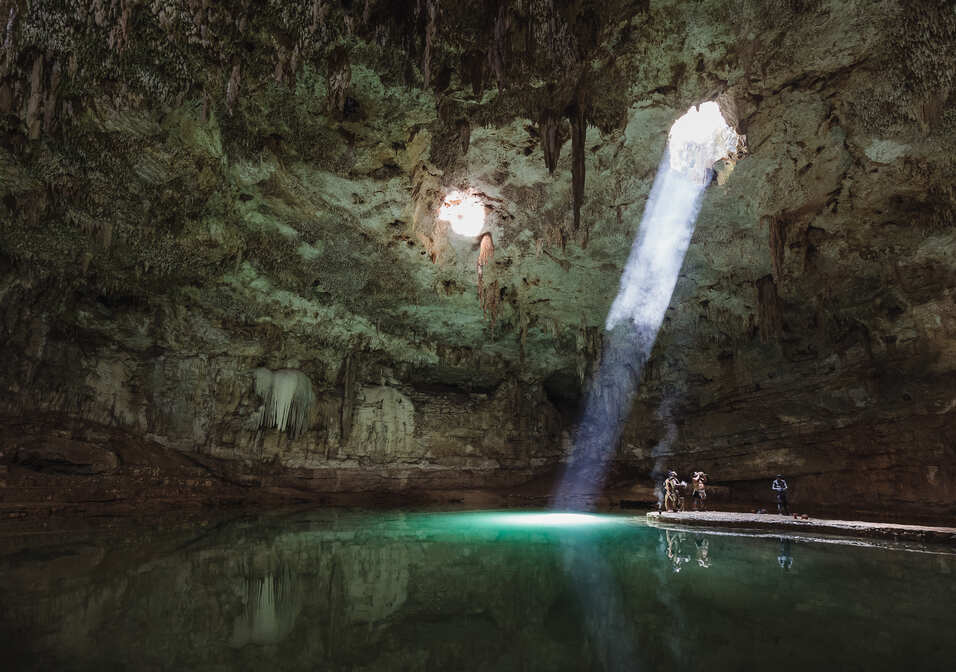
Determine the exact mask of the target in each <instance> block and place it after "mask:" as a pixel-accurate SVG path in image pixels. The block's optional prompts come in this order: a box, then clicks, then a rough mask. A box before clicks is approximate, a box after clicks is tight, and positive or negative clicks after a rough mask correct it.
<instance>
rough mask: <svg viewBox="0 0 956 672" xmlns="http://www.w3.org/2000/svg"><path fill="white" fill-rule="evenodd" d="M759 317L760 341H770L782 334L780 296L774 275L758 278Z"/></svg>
mask: <svg viewBox="0 0 956 672" xmlns="http://www.w3.org/2000/svg"><path fill="white" fill-rule="evenodd" d="M756 284H757V317H758V319H759V321H760V341H761V342H762V343H769V342H770V341H771V340H772V339H775V338H777V337H778V336H779V335H780V331H781V329H782V326H783V317H782V311H781V308H780V297H779V295H778V294H777V285H776V283H775V282H774V281H773V276H771V275H765V276H763V277H762V278H760V279H759V280H757V283H756Z"/></svg>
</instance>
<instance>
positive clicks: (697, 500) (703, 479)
mask: <svg viewBox="0 0 956 672" xmlns="http://www.w3.org/2000/svg"><path fill="white" fill-rule="evenodd" d="M691 482H692V483H693V490H694V493H693V495H691V497H692V498H693V500H694V510H695V511H697V510H698V509H700V510H701V511H703V510H704V502H705V501H706V500H707V490H706V489H705V487H704V486H705V484H706V483H707V474H705V473H704V472H702V471H695V472H694V476H693V478H691Z"/></svg>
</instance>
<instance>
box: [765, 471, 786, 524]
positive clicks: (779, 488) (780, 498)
mask: <svg viewBox="0 0 956 672" xmlns="http://www.w3.org/2000/svg"><path fill="white" fill-rule="evenodd" d="M770 489H771V490H773V491H774V492H775V493H777V513H779V514H780V515H784V516H789V515H790V505H789V504H788V503H787V482H786V481H785V480H783V476H781V475H780V474H777V477H776V478H775V479H773V483H771V484H770Z"/></svg>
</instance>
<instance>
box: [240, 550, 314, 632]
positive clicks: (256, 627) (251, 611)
mask: <svg viewBox="0 0 956 672" xmlns="http://www.w3.org/2000/svg"><path fill="white" fill-rule="evenodd" d="M296 579H297V576H296V574H295V573H294V572H293V571H292V570H291V569H289V568H288V567H284V568H282V569H280V570H279V571H278V572H276V573H274V574H266V575H265V576H261V577H250V578H248V579H246V580H245V582H244V584H245V585H244V587H243V590H242V592H243V598H242V614H241V615H239V616H237V617H236V620H235V622H234V624H233V626H232V638H231V639H230V641H229V645H230V646H233V647H242V646H245V645H246V644H277V643H278V642H280V641H282V640H283V639H285V637H286V636H287V635H288V634H289V633H290V632H292V629H293V628H294V627H295V619H296V617H297V616H298V615H299V610H300V609H301V607H302V604H301V602H300V600H299V595H300V594H299V592H298V591H297V590H296V585H295V584H296Z"/></svg>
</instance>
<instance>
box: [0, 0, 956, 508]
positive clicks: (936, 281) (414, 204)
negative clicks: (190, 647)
mask: <svg viewBox="0 0 956 672" xmlns="http://www.w3.org/2000/svg"><path fill="white" fill-rule="evenodd" d="M22 4H23V3H16V2H14V3H11V2H5V3H0V9H2V10H3V12H4V15H5V16H7V18H8V19H9V21H8V24H9V27H8V28H7V29H6V30H7V33H8V35H6V38H8V39H6V38H5V40H4V42H3V57H2V58H3V67H2V69H0V111H2V113H3V115H4V116H3V118H2V133H3V136H2V141H0V221H2V226H0V317H2V320H0V342H2V355H3V364H4V366H3V367H2V368H0V411H2V413H3V415H4V418H5V419H4V422H3V425H2V429H0V432H2V433H0V437H2V438H0V442H2V443H0V448H2V450H3V458H2V461H3V466H5V467H8V473H7V476H6V477H5V480H7V481H9V482H10V483H19V484H22V483H23V479H32V478H35V477H36V476H35V474H36V473H37V469H38V468H40V467H43V464H44V459H41V458H39V457H38V454H40V453H43V450H42V449H38V448H35V447H31V446H28V445H25V443H24V441H25V440H26V439H25V438H24V437H25V436H28V437H34V438H35V440H36V442H37V443H36V445H40V446H42V445H48V443H49V441H50V440H52V438H51V437H53V438H56V441H58V442H60V444H58V445H61V447H60V448H58V449H57V450H58V451H59V453H57V455H56V456H52V457H50V458H49V459H47V460H46V462H50V463H62V464H61V467H62V465H63V464H67V463H69V464H77V465H86V466H81V467H77V468H75V469H74V468H72V467H69V468H67V470H69V469H73V470H74V471H77V470H79V471H82V470H83V469H93V470H101V469H102V468H103V465H109V464H110V463H111V460H112V459H114V458H110V457H109V456H108V455H106V456H104V455H102V454H99V453H97V451H98V450H100V449H103V448H104V446H95V445H94V444H92V443H91V442H90V440H89V438H88V437H89V436H104V437H113V439H110V440H112V441H115V442H116V444H117V446H119V447H117V448H116V450H113V449H111V448H109V446H106V447H105V449H106V450H107V451H110V452H112V453H114V454H115V455H116V457H115V459H116V460H118V462H119V464H118V466H117V467H116V470H117V473H119V472H122V470H123V469H124V465H126V464H128V463H130V462H124V459H123V454H125V453H129V452H130V451H132V450H133V443H134V442H135V441H136V440H139V441H140V442H141V443H142V445H141V447H140V449H138V450H140V452H138V453H136V454H137V457H136V458H135V459H133V458H130V459H132V462H131V463H135V464H138V465H141V466H143V468H146V467H147V466H148V464H149V462H150V460H156V461H161V462H162V463H163V464H175V465H177V466H175V468H174V472H175V478H177V479H183V480H182V482H183V483H185V481H188V480H196V479H197V478H199V480H200V482H204V480H205V479H206V478H207V477H215V478H216V479H220V478H223V479H229V480H227V481H226V482H227V483H231V484H232V485H233V486H236V487H244V488H245V492H246V493H247V494H251V492H252V490H254V488H251V487H249V486H252V485H258V487H259V488H265V487H267V486H268V487H274V488H278V489H282V488H287V489H290V490H294V491H297V492H300V493H301V492H311V493H326V492H341V491H351V492H365V493H373V492H425V491H448V490H458V489H462V488H484V489H492V488H506V489H511V488H515V487H516V486H518V485H520V484H523V483H529V482H537V483H539V484H540V483H543V482H544V480H547V479H548V478H550V477H551V476H553V475H554V474H556V473H557V472H559V471H560V469H561V462H562V460H563V459H564V456H566V455H567V454H568V450H569V441H570V437H571V436H573V435H574V432H575V429H576V428H575V423H576V422H577V421H578V418H579V417H580V411H581V409H580V408H579V405H580V402H581V399H582V398H583V397H584V390H585V389H586V386H587V381H588V379H589V376H590V374H591V372H592V371H593V370H594V368H595V366H596V364H597V363H598V362H599V359H600V356H601V352H602V338H603V336H602V332H603V325H604V318H605V316H606V314H607V310H608V307H609V306H610V303H611V301H612V300H613V297H614V295H615V293H616V291H617V289H618V282H619V278H620V276H621V271H622V269H623V266H624V264H625V262H626V259H627V255H628V251H629V249H630V246H631V243H632V241H633V240H634V237H635V235H636V234H637V232H638V229H639V225H640V218H641V213H642V211H643V207H644V203H645V201H646V197H647V194H648V193H649V190H650V187H651V185H652V183H653V179H654V175H655V171H656V169H657V167H658V164H659V161H660V157H661V156H662V155H663V151H664V147H665V143H666V138H667V132H668V129H669V127H670V125H671V124H672V123H673V122H674V120H675V119H676V118H677V117H678V116H680V115H681V114H682V113H683V112H684V111H686V110H687V108H688V107H689V106H690V105H692V104H696V103H699V102H703V101H705V100H709V99H716V100H717V101H718V102H719V104H720V105H721V109H722V110H723V113H724V115H725V117H726V118H727V119H728V121H729V122H731V123H732V124H733V125H734V127H735V129H736V130H737V131H738V132H740V133H742V134H745V135H746V137H747V148H748V154H747V155H746V156H745V157H743V158H742V159H741V160H739V161H736V162H729V163H725V164H723V165H721V166H720V170H719V171H718V172H719V175H718V178H717V180H716V181H715V182H714V183H713V184H711V185H710V187H709V188H708V190H707V192H706V196H705V198H704V203H703V207H702V210H701V213H700V216H699V218H698V222H697V230H696V233H695V235H694V239H693V241H692V243H691V246H690V251H689V252H688V255H687V258H686V259H685V262H684V267H683V270H682V274H681V277H680V280H679V281H678V285H677V289H676V291H675V294H674V297H673V299H672V301H671V305H670V308H669V309H668V312H667V315H666V317H665V320H664V325H663V327H662V330H661V332H660V334H659V336H658V340H657V345H656V347H655V350H654V352H653V354H652V357H651V358H650V360H649V362H648V363H647V365H646V367H645V369H644V371H643V372H642V380H643V384H642V387H641V389H640V391H639V393H638V398H637V400H636V401H635V405H634V410H633V413H632V417H631V419H630V422H629V423H628V426H627V427H626V429H625V431H624V434H623V437H622V442H621V445H620V446H619V447H618V450H617V453H616V455H615V460H614V466H613V470H612V474H611V480H610V481H609V484H608V486H609V488H611V490H610V492H615V491H622V492H625V494H624V495H622V497H623V496H627V493H626V491H627V490H628V489H629V488H631V487H632V486H634V485H635V484H643V485H642V486H641V487H642V488H644V490H642V492H644V493H645V494H644V495H642V497H643V498H644V499H647V497H648V495H647V493H648V492H650V488H649V487H648V485H649V483H650V482H649V480H648V478H649V475H650V474H651V473H653V472H655V471H656V470H659V469H662V468H665V467H675V468H679V469H680V470H682V471H687V470H690V469H693V468H704V469H705V470H707V471H708V472H710V474H711V477H712V481H713V482H714V483H716V484H719V485H721V486H723V487H726V488H728V492H729V493H730V497H731V501H732V502H734V503H736V504H738V505H740V506H751V505H753V504H754V503H755V502H757V501H763V499H764V497H765V494H766V493H765V492H764V491H765V489H766V488H765V487H764V484H765V483H766V482H767V481H768V479H769V478H770V477H772V476H773V474H774V473H776V472H777V471H783V472H784V473H785V474H786V475H787V476H788V478H789V479H790V482H791V485H792V487H793V497H794V501H795V503H799V505H800V506H801V507H805V508H809V509H811V510H812V509H815V508H824V507H828V506H839V507H852V508H853V509H855V510H857V511H860V512H871V513H874V512H875V513H879V514H881V515H887V514H890V513H893V512H896V513H899V514H900V515H936V516H952V515H954V514H956V509H954V506H956V497H954V492H953V489H952V488H953V486H952V485H951V484H952V483H953V481H954V478H956V455H954V445H956V440H954V439H956V406H954V401H956V399H954V396H953V392H952V391H953V389H956V385H954V383H956V358H954V356H956V349H954V347H953V345H952V344H953V343H954V342H956V341H954V335H956V295H954V289H953V288H954V287H956V281H954V280H956V267H954V260H953V255H952V250H953V249H954V248H956V240H954V235H956V234H954V229H953V223H954V212H956V196H954V193H953V188H952V185H953V184H954V180H953V177H954V175H956V171H954V161H953V156H954V155H956V117H954V115H953V112H952V110H953V109H954V108H953V106H952V105H951V104H950V102H951V100H952V95H953V91H954V87H953V81H952V73H953V72H954V71H956V67H954V66H956V64H954V62H953V59H954V56H953V54H954V53H956V49H954V46H956V19H954V16H953V13H952V11H951V8H948V6H947V5H946V3H938V2H930V1H926V2H916V3H902V2H886V3H880V4H879V5H873V3H866V2H826V1H819V2H786V1H783V0H781V1H780V2H771V3H767V2H756V1H753V2H751V1H749V0H740V1H738V2H732V3H727V2H716V1H715V2H699V3H694V4H693V5H692V6H689V5H688V4H687V3H680V2H660V3H647V2H639V1H634V2H627V1H625V0H621V1H615V2H597V1H596V0H595V1H594V2H591V1H590V0H588V1H586V2H582V3H573V5H571V6H569V7H567V8H564V9H561V8H560V7H559V6H558V5H556V4H554V3H522V2H519V3H511V4H509V5H508V7H507V8H506V9H504V10H502V12H501V13H498V12H489V11H488V10H487V7H489V6H490V5H487V3H473V4H472V5H469V3H463V4H461V5H460V6H458V5H456V6H455V7H451V6H447V7H444V6H443V7H442V10H441V12H440V18H439V19H437V20H439V21H440V27H441V29H440V30H437V32H436V29H435V24H434V23H433V22H432V23H430V21H433V19H427V17H425V15H424V14H409V15H405V14H401V13H400V14H401V15H400V16H399V15H393V14H388V13H387V12H386V9H388V8H386V7H385V5H386V4H388V3H376V2H372V3H366V4H367V5H368V6H369V8H370V9H369V12H368V13H367V15H365V14H362V15H356V14H355V11H356V10H355V8H354V7H352V5H353V4H356V3H348V5H346V3H343V4H342V5H341V6H338V5H335V6H332V5H330V6H329V8H328V9H327V10H323V12H320V14H321V16H320V15H319V14H314V12H313V9H314V7H313V5H314V3H285V4H286V5H287V6H286V7H285V8H284V9H283V10H281V11H280V10H278V9H276V8H273V7H271V6H270V7H269V8H267V9H264V10H263V11H261V12H256V13H250V12H247V11H246V9H247V8H244V7H241V6H239V5H236V6H232V5H224V6H223V7H221V8H219V9H215V8H213V9H210V8H207V7H203V8H201V9H197V10H196V11H195V12H193V11H192V10H191V9H189V8H188V7H187V6H186V5H187V4H188V3H179V4H176V3H174V4H173V5H171V6H170V8H169V9H168V11H167V10H166V9H162V11H160V9H161V8H159V6H158V5H157V6H156V7H153V6H149V7H146V6H143V7H140V6H138V5H137V6H135V7H132V8H131V9H130V12H131V13H130V14H128V15H123V14H122V12H119V10H118V9H117V8H113V7H112V6H111V8H110V9H109V10H103V11H101V12H95V11H82V10H77V12H76V13H75V15H74V12H73V10H69V9H64V8H63V7H60V6H59V5H56V6H46V5H45V6H43V7H38V6H34V5H30V6H29V7H24V6H21V5H22ZM80 4H81V5H83V3H80ZM320 4H321V3H320ZM359 4H360V3H359ZM333 5H334V3H333ZM117 7H118V6H117ZM389 7H391V5H389ZM561 7H563V6H561ZM392 10H394V11H398V10H397V9H395V8H392V9H388V11H392ZM409 11H410V12H414V11H415V10H414V9H409ZM11 12H12V13H11ZM118 12H119V13H118ZM383 12H385V13H383ZM124 16H125V18H124ZM10 17H13V18H10ZM433 18H434V17H433ZM130 25H132V26H134V27H135V28H136V29H135V30H132V31H127V30H126V28H125V27H128V26H130ZM428 35H430V36H431V37H428V38H427V39H426V36H428ZM436 36H437V37H436ZM443 36H455V39H451V37H443ZM505 37H507V38H508V39H505ZM456 40H457V41H456ZM425 42H427V43H428V45H429V46H428V49H427V50H426V49H425ZM168 44H175V45H177V46H178V49H179V50H178V51H176V52H175V53H171V52H169V50H168V49H166V48H165V45H168ZM70 45H74V46H75V45H82V46H83V48H82V49H74V48H72V47H71V46H70ZM71 54H73V55H72V56H71ZM426 54H427V56H426ZM266 66H268V67H266ZM542 82H543V84H541V83H542ZM585 127H586V128H585ZM542 138H545V140H542ZM569 144H570V146H568V145H569ZM582 185H583V190H582ZM458 188H466V189H470V190H472V191H473V192H474V193H475V194H477V195H478V196H479V197H480V198H481V199H482V201H483V202H484V203H485V205H486V208H485V209H486V217H487V221H486V231H487V232H489V233H490V234H491V236H492V238H493V242H494V260H493V262H491V263H488V264H487V268H484V270H483V274H484V279H483V283H484V284H483V287H484V289H483V290H482V297H483V298H482V299H481V300H480V301H479V298H478V295H479V292H478V287H477V284H478V278H477V270H478V267H477V259H478V255H479V252H480V251H479V245H478V241H477V240H470V239H466V238H462V237H459V236H456V235H455V234H453V233H452V232H451V231H450V230H449V228H448V225H447V223H446V222H443V221H440V220H437V219H436V216H435V215H436V212H437V209H438V206H439V204H440V202H441V200H442V198H443V197H444V194H445V193H446V192H447V191H449V190H451V189H458ZM257 367H266V368H269V369H271V370H277V369H283V368H289V369H296V370H300V371H302V372H303V373H304V374H305V375H306V376H308V377H309V380H310V381H311V383H312V385H313V387H314V390H315V394H316V401H315V404H314V409H313V416H312V419H311V422H310V426H309V428H308V431H307V432H306V433H305V434H304V435H303V436H302V437H299V438H297V439H294V440H292V439H290V438H289V437H288V436H285V435H280V434H279V433H277V432H275V431H274V430H262V429H260V428H259V427H258V422H257V418H258V417H259V416H258V414H259V408H260V406H261V403H262V402H261V400H260V399H258V398H257V397H256V395H255V393H254V391H253V389H252V377H251V376H252V374H251V372H252V371H253V370H254V369H256V368H257ZM24 427H29V428H30V429H29V431H26V432H25V433H24V430H23V428H24ZM44 427H45V428H46V429H45V430H44V429H43V428H44ZM44 432H46V434H44ZM58 432H59V433H58ZM65 434H66V435H70V434H76V441H77V443H76V444H75V445H71V446H63V445H62V441H63V440H65V439H64V435H65ZM57 437H58V438H57ZM71 440H72V439H71ZM84 446H87V447H88V449H89V450H90V451H91V452H90V455H89V456H88V457H86V458H84V457H83V456H82V455H80V454H79V453H77V451H82V450H86V449H87V448H84ZM38 450H39V451H40V453H38V452H37V451H38ZM142 451H147V452H149V453H150V454H151V455H154V457H147V456H146V454H145V453H143V452H142ZM169 451H173V453H175V454H176V455H179V456H181V457H183V456H184V457H183V459H184V460H185V462H177V461H176V459H175V457H171V455H173V453H170V452H169ZM54 452H56V451H54ZM60 453H62V454H60ZM94 453H97V454H94ZM71 460H72V462H71ZM168 460H172V462H169V461H168ZM197 464H198V465H199V466H197ZM31 465H32V466H31ZM91 465H97V466H95V467H94V466H91ZM190 465H191V466H190ZM170 468H173V467H170ZM193 469H199V470H200V471H199V472H198V473H193V472H192V471H191V470H193ZM536 479H537V480H536ZM541 479H544V480H541ZM177 482H178V481H177ZM216 482H219V481H218V480H217V481H216ZM24 487H25V486H24ZM37 487H38V488H39V486H37ZM64 487H66V486H64ZM111 487H113V486H111ZM116 487H118V486H116ZM177 487H178V486H177ZM183 487H184V488H185V487H186V486H183ZM223 487H224V488H226V490H228V487H232V486H228V487H227V486H225V485H224V486H223ZM39 490H42V488H39ZM39 490H38V492H39ZM539 490H540V491H541V492H542V493H546V492H547V490H548V488H547V487H541V488H539ZM18 492H22V491H20V490H18ZM228 492H229V493H232V491H231V490H228ZM16 496H19V495H13V494H8V496H7V499H8V500H9V499H10V498H15V497H16ZM228 496H230V497H232V496H233V495H232V494H229V495H228Z"/></svg>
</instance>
